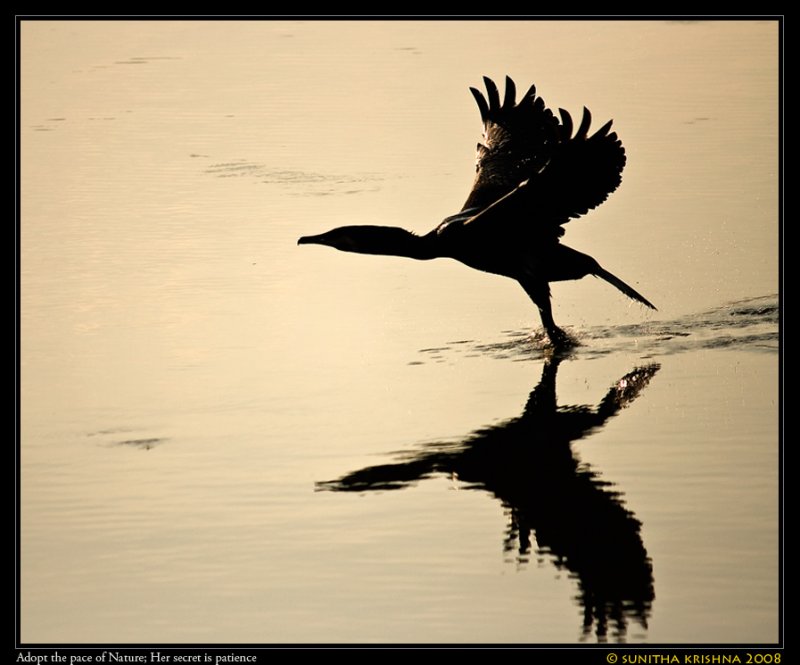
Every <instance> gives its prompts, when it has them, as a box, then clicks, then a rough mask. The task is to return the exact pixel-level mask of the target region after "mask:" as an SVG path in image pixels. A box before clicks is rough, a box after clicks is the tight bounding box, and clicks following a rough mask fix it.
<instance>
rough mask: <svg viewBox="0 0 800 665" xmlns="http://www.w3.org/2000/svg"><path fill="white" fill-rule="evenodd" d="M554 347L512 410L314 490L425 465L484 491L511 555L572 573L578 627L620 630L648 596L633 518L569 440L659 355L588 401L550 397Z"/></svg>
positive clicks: (642, 379)
mask: <svg viewBox="0 0 800 665" xmlns="http://www.w3.org/2000/svg"><path fill="white" fill-rule="evenodd" d="M561 361H562V358H561V357H554V358H551V359H549V360H547V361H546V362H545V364H544V368H543V370H542V377H541V380H540V381H539V384H538V385H537V386H536V387H535V388H534V389H533V391H532V392H531V394H530V397H529V398H528V402H527V404H526V405H525V410H524V412H523V413H522V415H521V416H519V417H518V418H514V419H512V420H508V421H506V422H504V423H501V424H499V425H493V426H491V427H487V428H484V429H480V430H477V431H475V432H473V433H471V434H470V435H468V436H467V437H466V438H465V439H464V440H463V441H460V442H456V443H430V444H426V445H425V446H424V447H422V448H421V449H418V450H416V451H412V452H409V453H406V454H404V455H403V457H402V459H401V461H400V462H398V463H395V464H385V465H380V466H372V467H367V468H365V469H361V470H358V471H354V472H353V473H350V474H348V475H346V476H343V477H342V478H339V479H338V480H332V481H327V482H321V483H317V489H318V490H328V491H336V492H364V491H372V490H388V489H402V488H404V487H408V486H410V485H412V484H414V483H416V482H417V481H419V480H422V479H424V478H428V477H431V476H433V475H435V474H446V475H448V476H451V475H452V476H453V477H455V478H457V479H458V480H459V481H461V483H463V486H464V487H466V488H470V489H480V490H485V491H487V492H490V493H491V494H493V495H494V496H495V497H497V498H498V499H500V501H501V502H502V503H503V505H504V506H505V507H506V510H507V511H508V514H509V526H508V528H507V531H506V535H505V542H504V548H505V550H506V552H508V553H509V554H511V555H512V556H514V557H515V558H516V559H517V560H518V561H519V562H520V563H524V562H526V561H527V560H528V559H529V557H530V553H531V547H532V545H531V534H534V537H535V540H536V553H537V554H538V555H540V556H546V555H550V557H551V560H552V562H553V564H554V565H555V566H556V567H557V568H558V569H560V570H566V571H568V573H569V574H570V575H571V576H572V577H574V578H576V580H577V583H578V589H579V594H578V597H577V598H576V600H577V601H578V602H579V603H580V606H581V607H582V609H583V614H584V618H583V637H584V639H586V638H588V637H589V636H591V634H592V632H593V631H594V633H595V635H596V636H597V639H598V640H600V641H606V640H607V639H608V637H609V633H611V636H612V637H613V638H614V639H617V640H623V639H624V638H625V635H626V632H627V625H628V623H629V621H631V620H633V621H635V622H637V623H638V624H640V625H641V626H642V627H643V628H646V627H647V621H648V618H649V615H650V610H651V605H652V601H653V599H654V597H655V594H654V588H653V572H652V565H651V561H650V558H649V557H648V555H647V551H646V550H645V548H644V545H643V543H642V539H641V535H640V528H641V522H639V520H637V519H636V517H635V516H634V515H633V513H632V512H631V511H630V510H628V509H627V508H626V507H625V505H624V501H623V498H622V493H621V492H619V491H617V490H616V489H614V485H613V484H612V483H610V482H608V481H604V480H602V479H601V478H600V475H599V473H598V472H596V471H594V470H593V469H592V468H591V467H590V466H588V465H587V464H584V463H582V462H580V460H579V459H578V457H577V456H576V455H575V454H574V453H573V451H572V449H571V446H570V443H571V442H572V441H576V440H578V439H581V438H583V437H585V436H587V435H589V434H591V433H592V432H593V431H596V430H597V429H599V428H601V427H602V426H603V425H605V423H606V422H607V421H608V420H609V418H611V417H612V416H615V415H616V414H618V413H619V412H620V410H621V409H623V408H624V407H626V406H627V405H629V404H630V403H631V402H633V400H635V399H636V398H637V397H638V396H639V395H640V394H641V392H642V390H643V389H644V388H645V386H647V384H648V382H649V381H650V379H651V378H652V377H653V375H654V374H655V373H656V372H657V371H658V369H659V365H657V364H651V365H647V366H644V367H637V368H635V369H633V370H632V371H631V372H629V373H628V374H626V375H625V376H623V377H622V378H621V379H620V380H619V381H617V382H616V383H615V384H614V385H613V386H612V387H611V388H610V390H609V391H608V392H607V394H606V395H605V397H604V398H603V399H602V400H601V401H600V403H599V404H598V405H597V406H594V407H591V406H588V405H584V406H558V404H557V400H556V374H557V372H558V366H559V364H560V363H561Z"/></svg>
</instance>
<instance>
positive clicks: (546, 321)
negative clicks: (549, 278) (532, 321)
mask: <svg viewBox="0 0 800 665" xmlns="http://www.w3.org/2000/svg"><path fill="white" fill-rule="evenodd" d="M520 284H521V285H522V288H523V289H525V293H527V294H528V296H529V297H530V299H531V300H533V302H534V304H535V305H536V306H537V307H538V308H539V316H540V317H541V319H542V325H543V326H544V329H545V332H547V337H548V338H549V339H550V343H551V344H552V345H553V346H554V347H555V348H557V349H564V348H567V347H570V346H573V345H574V344H575V342H574V341H573V340H572V339H570V337H569V336H568V335H567V333H565V332H564V331H563V330H561V328H559V327H558V326H557V325H556V322H555V321H554V320H553V310H552V307H551V305H550V285H549V284H548V283H547V282H541V283H531V282H528V281H526V282H522V281H520Z"/></svg>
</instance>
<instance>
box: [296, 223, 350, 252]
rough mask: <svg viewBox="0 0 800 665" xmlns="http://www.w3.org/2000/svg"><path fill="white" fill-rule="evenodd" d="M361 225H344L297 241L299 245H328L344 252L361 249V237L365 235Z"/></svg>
mask: <svg viewBox="0 0 800 665" xmlns="http://www.w3.org/2000/svg"><path fill="white" fill-rule="evenodd" d="M363 228H366V227H361V226H342V227H340V228H338V229H333V230H331V231H327V232H326V233H320V234H319V235H316V236H303V237H302V238H300V239H299V240H298V241H297V244H298V245H327V246H328V247H333V248H334V249H338V250H340V251H342V252H357V251H359V249H358V248H359V246H360V242H359V240H360V238H361V237H362V236H363V235H364V234H363V232H362V231H360V230H361V229H363Z"/></svg>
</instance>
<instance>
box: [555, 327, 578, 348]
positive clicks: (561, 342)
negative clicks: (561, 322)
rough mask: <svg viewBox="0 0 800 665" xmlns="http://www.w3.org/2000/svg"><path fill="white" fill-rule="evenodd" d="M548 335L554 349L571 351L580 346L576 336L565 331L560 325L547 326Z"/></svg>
mask: <svg viewBox="0 0 800 665" xmlns="http://www.w3.org/2000/svg"><path fill="white" fill-rule="evenodd" d="M547 337H548V339H549V340H550V345H551V346H552V347H553V350H554V351H569V350H570V349H574V348H575V347H576V346H580V343H579V342H578V340H577V339H576V338H574V337H572V336H571V335H569V334H568V333H566V332H564V331H563V330H561V328H559V327H558V326H552V327H551V328H547Z"/></svg>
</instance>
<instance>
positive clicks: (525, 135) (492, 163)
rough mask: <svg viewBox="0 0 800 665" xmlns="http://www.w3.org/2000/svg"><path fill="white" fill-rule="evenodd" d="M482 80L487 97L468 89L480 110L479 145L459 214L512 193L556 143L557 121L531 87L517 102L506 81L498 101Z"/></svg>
mask: <svg viewBox="0 0 800 665" xmlns="http://www.w3.org/2000/svg"><path fill="white" fill-rule="evenodd" d="M483 81H484V83H485V84H486V93H487V97H484V96H483V93H482V92H481V91H480V90H478V89H477V88H470V92H472V95H473V96H474V97H475V101H476V102H477V103H478V108H479V109H480V112H481V120H482V121H483V142H481V143H478V146H477V147H478V153H477V156H476V164H475V168H476V174H475V181H474V182H473V184H472V191H471V192H470V194H469V197H468V198H467V201H466V203H464V207H463V210H474V209H478V210H480V209H483V208H485V207H487V206H489V205H491V204H492V203H494V202H495V201H497V200H498V199H499V198H501V197H502V196H504V195H505V194H508V193H509V192H511V191H512V190H514V189H515V188H516V187H517V186H518V185H519V184H520V183H521V182H523V181H524V180H526V179H528V178H530V177H531V176H533V175H534V174H535V173H536V172H538V171H539V170H540V169H541V168H542V167H543V166H544V165H545V164H547V162H548V160H549V159H550V154H551V150H552V148H553V145H554V144H555V143H557V142H558V141H559V139H560V134H559V123H558V120H557V119H556V117H555V115H553V112H552V111H551V110H550V109H548V108H547V107H546V106H545V104H544V100H542V98H541V97H537V96H536V86H533V85H532V86H531V87H530V88H529V89H528V92H526V93H525V94H524V95H523V96H522V98H521V99H520V101H519V103H517V102H516V86H515V85H514V81H512V80H511V79H510V78H509V77H506V90H505V94H504V96H503V99H502V101H501V100H500V92H499V91H498V89H497V86H496V85H495V83H494V81H492V80H491V79H490V78H487V77H485V76H484V78H483ZM487 98H488V99H487Z"/></svg>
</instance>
